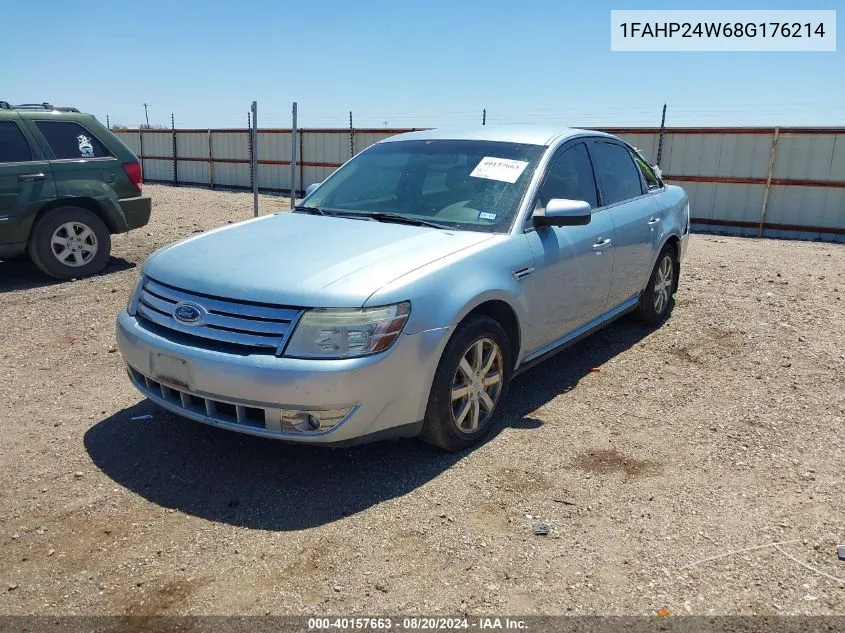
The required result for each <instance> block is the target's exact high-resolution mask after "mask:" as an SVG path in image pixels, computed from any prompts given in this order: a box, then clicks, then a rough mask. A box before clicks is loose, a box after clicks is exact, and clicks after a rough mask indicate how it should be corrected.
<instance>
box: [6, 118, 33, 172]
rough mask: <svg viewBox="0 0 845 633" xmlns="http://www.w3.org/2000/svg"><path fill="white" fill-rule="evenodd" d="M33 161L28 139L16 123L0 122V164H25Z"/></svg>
mask: <svg viewBox="0 0 845 633" xmlns="http://www.w3.org/2000/svg"><path fill="white" fill-rule="evenodd" d="M30 160H32V151H31V150H30V148H29V143H27V142H26V137H25V136H24V135H23V132H21V129H20V128H19V127H18V124H17V123H15V122H14V121H0V163H24V162H26V161H30Z"/></svg>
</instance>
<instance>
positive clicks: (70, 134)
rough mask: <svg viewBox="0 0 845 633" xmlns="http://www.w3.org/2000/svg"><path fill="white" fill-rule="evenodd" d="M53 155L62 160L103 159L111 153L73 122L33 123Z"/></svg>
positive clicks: (89, 133)
mask: <svg viewBox="0 0 845 633" xmlns="http://www.w3.org/2000/svg"><path fill="white" fill-rule="evenodd" d="M35 125H37V126H38V129H39V130H40V131H41V134H42V135H43V136H44V138H45V139H47V143H48V144H49V145H50V149H52V150H53V155H54V156H55V157H56V158H57V159H63V158H76V159H79V158H103V157H107V156H111V155H112V153H111V152H110V151H109V150H108V149H106V146H105V145H103V144H102V143H101V142H100V141H99V140H97V138H96V137H95V136H94V135H93V134H91V132H89V131H88V130H87V129H86V128H84V127H83V126H81V125H79V123H74V122H73V121H35Z"/></svg>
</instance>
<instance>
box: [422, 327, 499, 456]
mask: <svg viewBox="0 0 845 633" xmlns="http://www.w3.org/2000/svg"><path fill="white" fill-rule="evenodd" d="M511 354H512V352H511V344H510V341H509V340H508V337H507V334H505V331H504V330H503V329H502V326H501V325H499V323H498V322H496V321H494V320H493V319H490V318H488V317H482V316H478V317H471V318H470V319H469V320H468V321H467V322H465V323H464V324H463V325H461V326H460V329H459V330H458V331H457V332H456V333H455V335H454V336H453V337H452V339H451V340H450V341H449V343H448V344H447V345H446V349H445V350H444V352H443V356H442V358H441V359H440V364H439V365H438V367H437V372H436V373H435V376H434V382H433V384H432V387H431V393H430V394H429V399H428V407H427V408H426V415H425V421H424V424H423V430H422V432H421V434H420V437H421V439H423V440H424V441H426V442H428V443H430V444H434V445H436V446H439V447H441V448H445V449H446V450H449V451H458V450H461V449H463V448H467V447H468V446H471V445H473V444H476V443H478V442H480V441H481V440H482V439H484V437H486V436H487V434H488V433H489V432H490V431H491V429H492V428H493V427H494V426H495V425H496V422H497V421H498V419H499V418H500V417H501V413H502V407H503V406H504V401H505V397H506V395H507V391H508V386H509V384H510V378H511V365H512V358H511Z"/></svg>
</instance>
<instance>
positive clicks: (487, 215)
mask: <svg viewBox="0 0 845 633" xmlns="http://www.w3.org/2000/svg"><path fill="white" fill-rule="evenodd" d="M478 219H479V220H495V219H496V214H495V213H487V211H479V212H478Z"/></svg>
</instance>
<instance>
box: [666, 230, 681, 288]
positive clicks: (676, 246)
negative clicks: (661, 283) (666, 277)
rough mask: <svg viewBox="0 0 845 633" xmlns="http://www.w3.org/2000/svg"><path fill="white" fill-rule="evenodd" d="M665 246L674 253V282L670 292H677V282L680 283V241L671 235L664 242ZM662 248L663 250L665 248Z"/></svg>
mask: <svg viewBox="0 0 845 633" xmlns="http://www.w3.org/2000/svg"><path fill="white" fill-rule="evenodd" d="M666 246H668V247H670V248H671V249H672V250H673V251H674V252H675V270H676V274H675V280H674V281H673V282H672V292H677V291H678V282H679V281H680V277H681V274H680V273H681V240H679V239H678V236H677V235H673V236H672V237H670V238H669V239H668V240H666ZM666 246H664V248H666Z"/></svg>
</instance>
